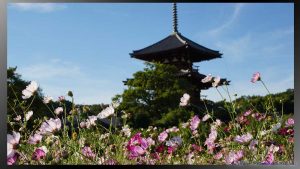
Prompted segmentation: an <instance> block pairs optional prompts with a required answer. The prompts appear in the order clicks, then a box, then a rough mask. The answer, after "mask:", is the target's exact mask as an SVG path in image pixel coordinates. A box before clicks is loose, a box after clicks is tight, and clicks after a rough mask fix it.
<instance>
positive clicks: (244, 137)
mask: <svg viewBox="0 0 300 169" xmlns="http://www.w3.org/2000/svg"><path fill="white" fill-rule="evenodd" d="M252 138H253V136H252V135H251V134H250V133H247V134H244V135H242V136H239V135H238V136H236V137H235V138H234V141H236V142H238V143H247V142H249V141H250V140H251V139H252Z"/></svg>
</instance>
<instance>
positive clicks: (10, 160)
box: [6, 152, 19, 165]
mask: <svg viewBox="0 0 300 169" xmlns="http://www.w3.org/2000/svg"><path fill="white" fill-rule="evenodd" d="M18 157H19V154H18V153H16V152H14V153H13V154H12V155H11V156H10V157H7V160H6V161H7V165H14V164H15V163H16V162H17V159H18Z"/></svg>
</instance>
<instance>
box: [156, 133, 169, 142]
mask: <svg viewBox="0 0 300 169" xmlns="http://www.w3.org/2000/svg"><path fill="white" fill-rule="evenodd" d="M167 137H168V133H167V132H166V131H163V132H161V133H160V134H159V135H158V141H159V142H163V141H165V140H166V139H167Z"/></svg>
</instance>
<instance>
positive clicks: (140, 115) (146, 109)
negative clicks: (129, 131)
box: [7, 64, 294, 130]
mask: <svg viewBox="0 0 300 169" xmlns="http://www.w3.org/2000/svg"><path fill="white" fill-rule="evenodd" d="M16 69H17V68H16V67H15V68H8V70H7V95H8V96H7V114H8V116H7V117H8V121H9V122H13V121H14V120H13V118H15V117H16V116H17V115H21V116H22V118H23V117H24V113H23V112H24V110H23V109H22V105H23V106H24V105H26V104H31V106H30V110H32V111H33V112H34V113H33V117H32V118H33V120H35V119H42V118H44V117H53V114H52V113H51V112H50V110H49V109H51V110H54V109H55V108H57V107H59V106H60V103H59V102H58V101H56V100H57V99H56V98H54V101H53V102H51V103H50V104H48V107H47V106H46V105H45V104H44V103H43V97H44V94H43V93H42V89H41V88H40V87H39V88H38V91H37V92H36V93H35V96H36V97H34V98H35V99H33V98H30V99H29V100H26V101H24V100H23V99H22V91H23V90H24V89H25V88H26V86H27V85H28V84H29V83H30V82H29V81H25V80H23V79H22V78H21V75H19V74H17V73H16ZM175 71H176V70H175V69H174V68H172V67H168V66H165V65H159V64H156V65H150V64H148V65H147V66H146V68H145V70H144V71H140V72H137V73H135V74H134V78H133V79H129V80H128V81H127V86H129V87H128V89H127V90H125V91H124V93H123V94H121V95H116V97H115V98H114V100H115V101H117V100H119V101H122V102H121V104H120V106H119V108H117V109H116V112H117V113H118V114H119V115H120V112H121V111H123V110H124V111H125V112H126V113H127V114H128V118H129V119H128V121H127V122H128V123H129V124H130V125H131V126H133V127H135V128H138V127H147V126H148V125H156V126H163V127H164V126H165V127H167V126H173V125H177V124H178V123H179V122H184V121H186V120H187V119H189V118H190V117H191V115H194V114H198V115H200V116H203V115H204V114H206V112H207V111H209V112H213V114H214V116H215V117H216V118H219V119H221V120H222V121H228V120H230V119H229V117H230V116H229V110H228V106H231V107H232V106H233V107H234V109H235V111H236V112H237V113H241V112H245V111H247V110H253V111H256V112H260V113H264V112H266V111H268V110H266V107H268V105H270V104H272V106H273V107H274V108H275V110H276V111H277V112H278V113H279V114H281V112H283V113H284V114H293V113H294V89H287V90H286V91H285V92H281V93H276V94H271V95H266V96H241V97H239V98H237V99H236V100H234V101H232V102H226V101H219V102H216V103H215V102H213V101H210V100H202V102H201V104H200V105H198V106H197V107H195V106H190V107H185V108H182V107H179V101H180V97H181V96H182V93H184V92H186V91H185V88H186V84H187V83H186V82H185V81H184V80H178V79H177V78H176V77H175V76H173V74H174V72H175ZM150 89H153V90H150ZM64 103H65V104H64V105H65V107H64V108H65V109H66V111H67V112H69V111H71V110H72V103H71V101H69V100H68V99H66V100H65V101H64ZM107 106H108V105H105V104H94V105H76V111H77V113H78V114H79V115H80V119H84V118H87V116H91V115H97V114H98V113H99V112H100V111H101V110H103V109H104V108H105V107H107ZM25 111H29V110H25ZM33 120H31V121H29V123H31V122H33ZM29 126H30V125H29ZM33 127H34V126H32V128H33ZM8 130H12V128H11V125H9V123H8ZM14 130H15V129H14Z"/></svg>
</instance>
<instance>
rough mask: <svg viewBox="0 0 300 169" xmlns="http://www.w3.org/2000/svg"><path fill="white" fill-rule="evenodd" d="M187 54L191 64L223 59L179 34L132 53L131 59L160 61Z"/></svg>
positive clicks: (214, 52)
mask: <svg viewBox="0 0 300 169" xmlns="http://www.w3.org/2000/svg"><path fill="white" fill-rule="evenodd" d="M182 53H185V54H186V55H184V57H185V56H188V57H189V59H190V61H191V62H201V61H204V60H211V59H215V58H221V55H222V54H221V53H219V51H215V50H212V49H209V48H206V47H204V46H202V45H199V44H197V43H196V42H193V41H192V40H190V39H188V38H186V37H184V36H183V35H181V34H180V33H178V32H175V33H173V34H171V35H169V36H167V37H166V38H164V39H162V40H160V41H159V42H157V43H154V44H152V45H150V46H148V47H145V48H143V49H140V50H134V51H133V53H130V55H131V57H133V58H137V59H141V60H145V61H150V62H151V61H160V60H163V59H166V58H172V57H177V56H178V55H179V57H182V56H180V54H182Z"/></svg>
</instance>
